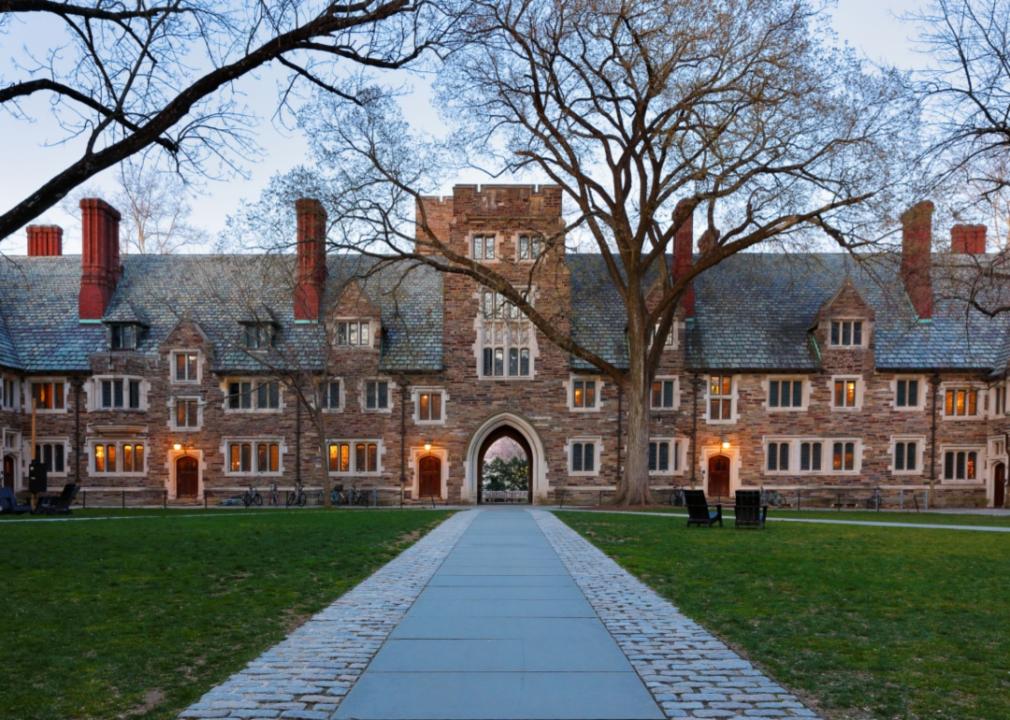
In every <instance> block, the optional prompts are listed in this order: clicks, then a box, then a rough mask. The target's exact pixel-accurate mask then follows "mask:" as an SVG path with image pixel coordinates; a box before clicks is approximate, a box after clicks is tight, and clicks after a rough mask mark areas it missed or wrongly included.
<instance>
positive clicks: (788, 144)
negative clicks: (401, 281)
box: [264, 0, 917, 503]
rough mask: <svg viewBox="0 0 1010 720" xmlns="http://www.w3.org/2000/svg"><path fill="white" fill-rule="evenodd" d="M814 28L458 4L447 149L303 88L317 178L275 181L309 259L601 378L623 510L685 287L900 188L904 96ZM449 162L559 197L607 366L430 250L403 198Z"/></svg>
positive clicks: (572, 4) (447, 251) (835, 235)
mask: <svg viewBox="0 0 1010 720" xmlns="http://www.w3.org/2000/svg"><path fill="white" fill-rule="evenodd" d="M824 21H825V18H824V17H823V16H822V15H821V14H820V11H819V10H818V9H816V8H813V7H810V6H808V5H807V4H806V3H804V2H791V3H780V2H773V1H772V0H724V1H722V2H715V3H695V2H690V1H689V0H682V1H672V0H640V1H637V2H630V1H622V0H603V1H602V2H600V1H598V0H595V1H589V0H560V1H555V2H547V1H546V0H544V1H540V0H501V1H495V2H491V1H486V2H473V3H471V5H470V8H469V13H468V15H467V17H466V20H465V23H464V26H465V28H466V31H467V32H468V33H469V37H470V39H471V41H472V42H471V43H470V44H468V45H467V46H466V47H465V48H463V49H461V50H459V51H458V52H456V53H454V54H453V55H451V56H450V57H449V59H448V61H447V63H446V65H445V67H444V69H443V71H442V73H441V75H440V77H441V80H440V88H439V89H440V92H439V104H440V107H442V108H444V110H445V118H446V121H447V123H448V124H449V126H450V127H451V129H452V130H453V133H452V136H451V137H450V139H449V141H448V142H446V143H441V144H440V143H434V142H431V141H426V140H425V139H424V138H420V137H418V136H417V134H416V133H413V132H412V131H411V128H410V126H409V124H408V123H407V122H406V121H405V120H403V119H402V118H401V117H400V116H399V115H398V106H397V104H396V102H395V99H390V98H388V97H385V96H383V95H382V94H381V93H378V92H376V93H375V94H374V95H373V96H372V99H371V101H370V102H365V103H363V104H362V105H361V106H359V107H356V108H353V109H350V110H344V109H341V108H339V107H335V106H334V105H333V103H332V102H331V99H330V98H329V97H327V96H326V95H325V94H321V95H320V98H319V100H318V101H317V102H316V103H315V104H314V105H312V106H311V107H309V108H307V109H306V110H305V111H304V112H303V113H302V116H301V121H302V124H303V127H304V128H305V131H306V133H307V134H308V136H309V137H310V141H311V142H312V144H313V148H314V151H315V156H316V157H315V159H316V162H317V165H318V167H320V168H330V169H332V171H331V172H323V173H313V172H312V171H309V170H304V169H301V170H298V171H296V172H294V173H293V174H292V175H291V176H289V178H288V179H287V180H288V184H291V185H293V184H299V183H300V184H303V185H307V186H311V187H312V188H313V189H312V190H311V191H310V192H315V193H316V194H317V196H320V197H325V199H326V203H327V206H328V209H329V211H330V217H331V218H333V219H334V220H335V222H336V225H337V227H338V228H342V229H341V230H340V231H339V232H337V233H333V234H331V237H330V242H331V246H334V247H336V248H337V249H338V250H345V251H355V252H363V253H365V254H368V255H372V256H375V257H377V258H389V257H395V258H400V259H402V258H409V259H411V260H412V261H414V262H419V263H425V264H428V265H430V266H433V267H436V268H437V269H439V270H440V271H443V272H446V273H455V274H460V275H464V276H466V277H469V278H472V279H473V280H475V281H476V282H478V283H480V284H481V285H483V286H485V287H488V288H490V289H493V290H495V291H497V292H498V293H500V295H501V296H503V297H504V298H506V299H507V300H508V301H509V302H511V303H512V304H514V305H515V306H516V307H517V308H519V310H520V311H521V312H522V313H523V314H524V315H525V316H526V317H527V318H528V319H529V320H530V321H531V322H532V323H533V324H534V325H535V326H536V328H537V330H539V331H540V332H541V333H542V334H543V335H544V336H545V337H546V338H547V339H548V340H549V341H551V342H553V343H555V344H556V345H557V346H559V347H560V348H562V349H563V350H566V351H568V352H570V353H571V354H573V355H575V356H577V357H579V358H581V359H583V360H585V361H588V362H589V363H591V364H592V365H593V366H595V367H597V368H599V370H600V371H601V372H603V373H605V374H606V375H608V376H609V377H610V378H612V379H613V380H614V382H616V383H618V384H619V385H620V386H622V388H623V389H624V392H625V398H626V399H627V405H626V408H627V414H628V423H627V428H628V429H627V433H628V435H627V455H626V462H625V466H624V475H623V480H622V482H621V483H620V484H619V488H618V500H619V501H621V502H624V503H644V502H647V501H648V500H649V489H648V472H647V466H646V463H647V448H648V437H649V408H648V393H649V388H650V385H651V381H652V377H653V375H654V373H655V368H656V366H657V362H658V360H659V358H660V356H661V353H662V349H663V345H664V343H665V340H666V337H667V335H668V333H669V332H670V329H671V326H672V324H673V322H674V320H675V314H676V312H677V308H678V304H679V303H680V300H681V298H682V296H683V295H684V293H685V291H687V289H688V288H689V286H690V284H691V282H692V280H693V279H694V278H696V277H698V275H699V274H701V273H703V272H705V271H707V270H708V269H710V268H712V267H714V266H715V265H717V264H718V263H719V262H721V261H722V260H723V259H725V258H727V257H729V256H731V255H733V254H735V253H738V252H742V251H744V250H747V249H749V248H753V247H755V246H757V245H759V244H762V243H765V244H767V243H771V242H775V243H779V244H781V245H783V246H791V245H799V246H809V244H810V243H811V242H813V240H812V238H811V236H812V235H813V234H815V232H814V231H819V232H816V234H819V235H820V236H821V237H822V238H825V237H826V238H827V240H828V241H829V242H831V243H837V244H838V245H840V246H841V247H843V248H845V249H847V250H853V249H857V248H860V247H864V246H866V245H867V244H869V243H873V242H875V241H876V240H877V239H878V238H879V237H880V231H881V226H882V224H883V223H885V222H886V221H887V220H888V217H889V216H888V214H887V212H888V209H889V207H890V206H891V202H892V201H893V200H894V199H895V197H896V195H898V194H899V193H900V192H901V190H902V188H903V187H904V186H903V184H902V180H903V178H904V175H903V173H904V168H905V167H906V162H907V161H908V159H909V158H910V157H911V155H912V153H911V152H910V151H909V150H908V149H906V148H905V145H904V143H903V140H904V139H905V138H909V137H914V136H915V132H916V127H917V123H916V121H917V114H916V106H915V103H914V102H913V101H912V100H910V99H909V98H908V97H907V96H906V94H905V93H904V91H903V90H902V85H903V83H901V82H899V78H898V77H897V76H896V74H895V73H894V72H892V71H889V70H886V69H882V68H865V67H864V66H863V65H862V64H861V63H860V62H859V61H858V60H857V59H856V58H854V56H853V55H852V54H851V53H849V52H847V51H845V50H838V49H836V48H837V45H836V44H834V42H833V38H832V37H830V36H829V34H828V32H827V31H826V30H825V29H824ZM365 96H366V94H365V93H362V94H361V95H359V97H365ZM457 154H461V155H463V161H464V162H466V163H470V164H481V166H483V167H490V168H491V169H492V172H493V173H494V174H495V175H501V174H509V175H522V174H532V175H534V176H535V177H538V178H547V179H548V180H550V181H551V182H553V183H556V184H557V185H559V186H560V187H561V189H562V192H563V195H564V198H565V201H566V203H567V204H568V210H569V213H568V216H567V217H566V223H567V226H566V227H565V228H564V230H563V231H561V232H559V233H558V234H557V235H556V236H554V237H550V238H547V242H548V245H549V246H550V245H553V244H555V243H561V242H569V241H571V240H572V239H578V240H580V241H581V244H582V246H589V247H591V248H593V249H594V251H595V252H598V253H600V254H601V255H602V257H603V262H604V263H605V264H606V267H607V271H608V276H609V281H610V282H611V283H612V284H613V285H614V286H615V287H616V288H617V290H618V292H619V294H620V297H621V299H622V301H623V303H624V306H625V310H626V318H627V326H626V333H627V347H628V358H629V365H628V367H627V368H625V367H618V366H617V365H615V364H614V363H612V362H610V361H608V359H607V358H605V357H603V356H601V354H599V353H598V351H597V350H596V349H594V348H591V347H586V346H584V345H581V344H579V343H577V342H576V341H575V340H574V339H573V337H572V336H571V334H570V333H568V332H565V331H564V330H563V326H561V325H559V324H558V323H556V322H555V321H554V320H555V319H554V318H553V317H551V316H550V315H547V314H545V313H543V312H541V309H540V308H539V307H537V306H536V304H535V303H534V302H533V300H532V299H531V297H530V296H529V295H528V294H527V293H526V292H525V290H526V288H524V287H522V284H521V283H520V284H519V285H516V284H515V283H514V282H513V281H512V279H511V278H510V277H509V276H508V275H507V274H506V273H504V272H502V271H500V270H499V269H498V268H497V267H495V266H493V265H490V264H486V263H481V262H479V261H477V260H475V259H473V258H471V257H470V256H469V255H468V254H467V253H466V251H465V250H461V249H460V248H459V247H456V246H453V245H451V244H450V243H448V242H446V239H445V238H444V237H440V236H439V234H438V231H437V227H436V224H435V223H434V222H433V221H432V219H431V218H429V217H427V213H426V212H425V209H424V205H423V203H420V204H418V200H419V199H420V198H421V197H422V196H423V195H424V194H426V193H431V192H432V191H433V190H436V189H437V188H438V187H439V186H440V182H441V178H440V177H439V176H438V170H440V169H447V168H448V167H449V161H450V160H451V159H452V158H453V156H454V155H457ZM278 185H279V186H283V185H284V181H283V180H279V181H278ZM320 189H322V193H321V194H320ZM903 201H904V198H902V202H903ZM264 204H268V203H264ZM415 204H418V207H419V208H420V212H419V216H418V217H416V223H417V228H418V230H417V236H416V238H417V239H416V241H415V225H414V222H415V217H414V208H415ZM695 214H697V215H700V216H701V217H703V218H704V224H705V226H706V229H705V235H706V237H707V239H708V240H709V241H710V242H708V243H706V246H705V249H704V251H703V252H702V253H701V255H700V257H698V258H697V259H696V261H695V262H694V263H693V264H692V265H689V266H688V267H680V268H678V269H676V270H674V268H672V267H671V266H670V262H669V257H670V251H671V249H672V248H673V245H674V239H675V237H676V236H677V234H678V232H679V231H680V230H681V229H682V228H683V227H685V226H686V223H687V222H688V219H689V218H690V217H691V216H693V215H695ZM720 225H721V226H722V227H723V229H722V230H721V231H720V230H719V226H720ZM540 269H541V268H540V267H539V264H537V265H535V266H534V268H533V270H531V273H536V272H538V271H539V270H540ZM531 278H532V276H531ZM531 281H532V280H531Z"/></svg>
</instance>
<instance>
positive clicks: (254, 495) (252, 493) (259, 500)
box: [242, 485, 263, 507]
mask: <svg viewBox="0 0 1010 720" xmlns="http://www.w3.org/2000/svg"><path fill="white" fill-rule="evenodd" d="M242 504H243V505H245V506H246V507H249V506H250V505H255V506H256V507H259V506H260V505H262V504H263V496H262V495H260V494H259V491H257V490H256V489H255V488H254V487H253V486H252V485H250V486H249V488H248V489H247V490H246V491H245V495H243V496H242Z"/></svg>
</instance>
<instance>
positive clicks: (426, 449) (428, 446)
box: [424, 440, 431, 455]
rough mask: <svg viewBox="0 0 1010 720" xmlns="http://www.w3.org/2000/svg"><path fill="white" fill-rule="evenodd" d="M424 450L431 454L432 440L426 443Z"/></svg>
mask: <svg viewBox="0 0 1010 720" xmlns="http://www.w3.org/2000/svg"><path fill="white" fill-rule="evenodd" d="M424 451H425V452H426V453H428V454H429V455H431V440H427V441H425V443H424Z"/></svg>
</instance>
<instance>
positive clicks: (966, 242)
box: [950, 225, 986, 255]
mask: <svg viewBox="0 0 1010 720" xmlns="http://www.w3.org/2000/svg"><path fill="white" fill-rule="evenodd" d="M985 232H986V227H985V225H955V226H953V227H952V228H951V229H950V251H951V252H952V253H960V254H963V255H985Z"/></svg>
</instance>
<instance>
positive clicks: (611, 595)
mask: <svg viewBox="0 0 1010 720" xmlns="http://www.w3.org/2000/svg"><path fill="white" fill-rule="evenodd" d="M531 513H532V514H533V516H534V517H535V518H536V521H537V523H538V524H539V526H540V528H541V530H543V532H544V535H545V536H546V537H547V539H548V541H549V542H550V543H551V545H552V546H553V548H554V550H555V551H556V552H557V554H558V556H559V557H560V558H561V560H562V562H564V564H565V567H566V568H567V569H568V571H569V572H570V573H571V575H572V577H573V578H574V580H575V582H576V583H577V584H578V586H579V588H580V589H581V590H582V592H583V594H584V595H585V597H586V599H587V600H588V601H589V604H590V605H592V607H593V609H594V610H595V611H596V613H597V614H598V615H599V616H600V618H601V619H602V620H603V624H604V625H605V626H606V628H607V630H609V631H610V634H611V635H612V636H613V637H614V639H615V640H616V641H617V644H618V645H619V646H620V647H621V649H622V650H623V651H624V653H625V655H627V657H628V659H629V660H630V661H631V664H632V665H633V666H634V668H635V670H636V671H637V672H638V674H639V675H640V676H641V677H642V679H643V680H644V681H645V683H646V685H647V686H648V687H649V690H650V691H651V692H652V694H653V695H654V696H655V698H656V700H657V701H658V702H659V703H660V705H661V706H662V708H663V710H664V712H665V713H666V716H667V717H668V718H755V717H786V718H816V717H817V714H816V713H815V712H814V711H813V710H810V709H809V708H807V707H805V706H804V705H803V704H802V703H801V702H800V701H799V700H797V698H796V697H795V696H794V695H792V694H791V693H789V692H788V691H787V690H785V689H784V688H782V687H781V686H780V685H778V684H777V683H775V682H774V681H773V680H771V679H769V678H768V677H767V676H765V675H764V674H763V673H761V671H759V670H758V669H756V668H755V667H754V666H753V665H751V663H749V662H747V661H746V660H744V659H743V658H741V657H740V656H739V655H737V654H736V653H735V652H733V651H732V650H730V649H729V648H728V647H727V646H726V645H725V644H724V643H723V642H721V641H720V640H718V639H717V638H716V637H715V636H713V635H712V634H711V633H710V632H708V631H707V630H705V629H704V628H702V627H701V626H700V625H698V624H697V623H695V622H693V621H692V620H690V619H688V618H687V617H685V616H684V615H683V614H681V612H680V611H679V610H677V608H676V607H674V606H673V605H671V604H670V603H669V602H667V601H666V600H664V599H663V598H662V597H660V596H659V594H658V593H656V592H655V591H654V590H652V589H651V588H649V587H648V586H646V585H645V584H643V583H642V582H640V581H639V580H637V579H636V578H635V577H634V576H632V575H631V574H630V573H628V572H627V571H626V570H624V569H623V568H622V567H621V566H620V565H618V564H617V563H616V562H614V561H613V560H611V559H610V558H609V557H607V556H606V555H605V554H604V553H603V552H602V551H600V550H599V549H598V548H596V547H595V546H593V545H592V544H590V543H589V542H588V541H586V540H585V539H584V538H583V537H582V536H581V535H579V534H578V533H576V532H575V531H574V530H572V529H571V528H569V527H568V526H567V525H565V524H564V523H562V522H561V521H560V520H558V519H557V518H556V517H555V516H554V515H553V514H551V513H549V512H545V511H543V510H532V511H531Z"/></svg>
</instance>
